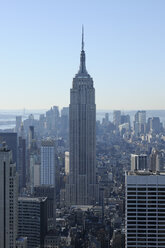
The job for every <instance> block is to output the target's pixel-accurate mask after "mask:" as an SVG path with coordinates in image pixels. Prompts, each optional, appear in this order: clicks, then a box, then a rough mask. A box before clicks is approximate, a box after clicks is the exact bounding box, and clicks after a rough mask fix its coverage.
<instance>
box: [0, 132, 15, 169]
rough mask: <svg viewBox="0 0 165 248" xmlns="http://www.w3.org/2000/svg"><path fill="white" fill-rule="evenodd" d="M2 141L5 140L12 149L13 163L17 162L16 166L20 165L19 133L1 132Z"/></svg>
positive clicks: (0, 139)
mask: <svg viewBox="0 0 165 248" xmlns="http://www.w3.org/2000/svg"><path fill="white" fill-rule="evenodd" d="M0 142H1V143H2V142H5V143H6V145H7V146H8V148H9V149H10V150H11V151H12V159H13V163H16V167H18V163H17V156H18V154H17V152H18V149H17V133H0Z"/></svg>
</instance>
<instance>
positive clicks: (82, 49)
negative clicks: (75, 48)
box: [81, 25, 84, 51]
mask: <svg viewBox="0 0 165 248" xmlns="http://www.w3.org/2000/svg"><path fill="white" fill-rule="evenodd" d="M81 51H84V25H82V46H81Z"/></svg>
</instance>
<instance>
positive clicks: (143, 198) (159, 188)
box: [125, 171, 165, 248]
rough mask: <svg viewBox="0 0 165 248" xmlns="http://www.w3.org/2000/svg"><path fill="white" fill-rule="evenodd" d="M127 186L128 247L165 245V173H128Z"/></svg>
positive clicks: (126, 221) (154, 247)
mask: <svg viewBox="0 0 165 248" xmlns="http://www.w3.org/2000/svg"><path fill="white" fill-rule="evenodd" d="M125 186H126V195H125V198H126V206H125V209H126V210H125V211H126V214H125V230H126V239H125V247H126V248H138V247H141V248H142V247H144V248H146V247H148V248H149V247H150V248H152V247H153V248H160V247H162V248H163V247H165V173H152V172H146V171H137V172H128V173H127V174H126V178H125Z"/></svg>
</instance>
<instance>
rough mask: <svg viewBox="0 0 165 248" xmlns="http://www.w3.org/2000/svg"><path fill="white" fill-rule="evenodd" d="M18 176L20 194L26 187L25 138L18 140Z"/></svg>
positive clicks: (21, 137)
mask: <svg viewBox="0 0 165 248" xmlns="http://www.w3.org/2000/svg"><path fill="white" fill-rule="evenodd" d="M17 167H18V175H19V192H20V191H21V189H22V188H25V187H26V139H25V138H24V137H23V136H20V137H19V138H18V166H17Z"/></svg>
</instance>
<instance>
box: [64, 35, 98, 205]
mask: <svg viewBox="0 0 165 248" xmlns="http://www.w3.org/2000/svg"><path fill="white" fill-rule="evenodd" d="M69 119H70V121H69V145H70V161H69V163H70V164H69V178H68V184H67V186H66V200H67V203H68V204H69V205H88V204H94V203H95V202H96V201H98V185H97V183H96V127H95V126H96V105H95V89H94V87H93V79H92V78H91V77H90V75H89V74H88V72H87V70H86V66H85V51H84V33H83V30H82V50H81V56H80V68H79V71H78V73H77V74H76V75H75V77H74V78H73V84H72V88H71V90H70V105H69Z"/></svg>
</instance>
